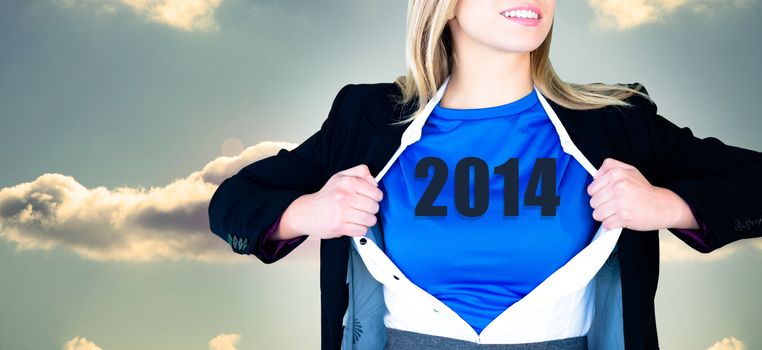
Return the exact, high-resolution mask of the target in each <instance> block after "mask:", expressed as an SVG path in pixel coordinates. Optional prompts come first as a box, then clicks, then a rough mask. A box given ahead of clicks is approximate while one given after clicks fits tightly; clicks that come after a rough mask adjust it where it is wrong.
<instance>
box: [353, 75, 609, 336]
mask: <svg viewBox="0 0 762 350" xmlns="http://www.w3.org/2000/svg"><path fill="white" fill-rule="evenodd" d="M449 80H450V77H448V78H447V79H446V80H445V81H444V83H443V84H442V85H441V86H440V87H439V89H438V91H437V93H436V95H435V96H434V97H433V98H432V99H431V100H429V102H428V103H427V105H426V107H425V108H424V110H423V111H422V112H421V113H420V114H419V115H417V116H416V118H415V119H414V120H413V121H412V122H411V123H410V125H409V126H408V127H407V129H406V130H405V131H404V133H403V134H402V139H401V143H400V146H399V148H398V149H397V150H396V151H395V153H394V155H392V157H391V159H389V161H388V162H387V163H386V165H385V166H384V168H383V169H382V170H381V171H380V172H379V173H378V175H377V176H376V177H375V179H376V181H377V182H378V181H380V179H381V178H382V177H383V176H384V174H386V172H387V171H388V170H389V168H390V167H391V166H392V164H393V163H394V161H395V160H396V159H397V158H398V157H399V156H400V154H401V153H402V152H403V151H404V150H405V148H406V147H407V146H409V145H411V144H413V143H415V142H416V141H418V140H419V139H420V138H421V129H422V128H423V125H424V123H425V121H426V119H427V118H428V116H429V115H430V114H431V112H432V110H433V108H434V107H435V106H436V105H437V104H438V103H439V101H440V100H441V98H442V96H443V95H444V91H445V89H446V87H447V84H448V82H449ZM534 89H535V90H536V91H535V92H536V93H537V95H538V97H539V99H540V103H541V104H542V106H543V108H544V109H545V112H546V114H547V115H548V117H549V118H550V120H551V122H552V123H553V126H554V127H555V130H556V132H557V133H558V136H559V139H560V141H561V147H562V149H563V151H564V152H565V153H567V154H569V155H571V156H572V157H574V158H575V159H576V160H577V161H578V162H579V163H580V164H581V165H582V166H583V167H584V168H585V169H586V170H587V171H588V172H589V173H590V174H591V175H593V176H595V173H596V172H597V169H595V167H593V165H592V164H591V163H590V162H589V161H588V159H587V158H586V157H585V156H584V155H583V154H582V153H581V152H580V151H579V149H578V148H577V147H576V146H575V145H574V143H573V142H572V141H571V138H570V137H569V134H568V133H567V132H566V129H564V127H563V125H562V123H561V122H560V120H559V119H558V116H557V115H556V113H555V112H554V111H553V109H552V108H551V106H550V105H549V104H548V102H547V101H546V99H545V97H544V96H543V95H542V94H541V93H540V92H539V91H538V90H537V88H536V87H535V88H534ZM621 232H622V228H615V229H611V230H608V229H605V228H604V227H603V225H599V228H598V230H597V231H596V233H595V235H594V237H593V239H592V241H591V242H590V244H588V245H587V246H586V247H585V248H584V249H582V251H580V252H579V253H577V254H576V255H575V256H574V257H573V258H572V259H571V260H569V261H568V262H567V263H566V264H565V265H563V266H562V267H561V268H559V269H558V270H556V271H555V272H554V273H552V274H551V275H550V276H549V277H548V278H547V279H545V280H544V281H543V282H542V283H540V284H539V285H538V286H537V287H536V288H534V289H533V290H532V291H531V292H530V293H529V294H527V295H526V296H524V297H523V298H522V299H520V300H518V301H517V302H515V303H514V304H513V305H511V306H510V307H508V308H507V309H506V310H505V311H503V312H502V313H501V314H500V315H499V316H498V317H497V318H495V319H494V320H492V321H491V322H490V323H489V324H488V325H487V326H486V327H485V328H484V329H483V330H482V332H481V334H477V333H476V332H475V331H474V329H473V328H472V327H471V326H470V325H469V324H468V323H467V322H466V321H465V320H464V319H462V318H461V317H460V316H459V315H458V314H457V313H455V312H454V311H453V310H452V309H450V308H449V307H448V306H447V305H445V304H444V303H442V302H441V301H439V300H438V299H437V298H435V297H434V296H433V295H431V294H429V293H428V292H426V291H425V290H423V289H421V288H420V287H418V286H417V285H415V284H414V283H412V282H411V281H410V280H409V279H408V278H406V276H405V275H404V274H403V273H402V272H401V271H400V270H399V268H398V267H397V266H396V265H395V264H394V263H393V262H392V261H391V260H390V259H389V257H388V256H387V255H386V254H385V253H384V249H383V239H382V237H383V236H382V228H381V225H380V222H379V223H377V224H376V225H374V226H372V227H370V229H369V230H368V233H367V234H366V235H365V236H364V237H352V244H351V246H350V250H351V252H350V259H349V262H348V266H347V269H348V270H347V284H348V287H349V302H348V306H347V311H346V314H345V315H344V322H343V325H344V326H345V328H344V336H343V341H342V349H361V350H371V349H378V350H380V349H383V348H384V345H385V342H386V328H387V327H388V328H395V329H400V330H406V331H411V332H416V333H423V334H428V335H436V336H443V337H448V338H455V339H460V340H465V341H471V342H474V343H479V344H515V343H530V342H541V341H547V340H554V339H564V338H570V337H576V336H582V335H587V336H588V348H589V350H602V349H606V350H609V349H613V350H616V349H624V336H623V327H622V307H621V305H622V301H621V283H620V278H619V267H618V257H617V254H616V243H617V241H618V239H619V236H620V234H621ZM422 249H425V247H423V248H422Z"/></svg>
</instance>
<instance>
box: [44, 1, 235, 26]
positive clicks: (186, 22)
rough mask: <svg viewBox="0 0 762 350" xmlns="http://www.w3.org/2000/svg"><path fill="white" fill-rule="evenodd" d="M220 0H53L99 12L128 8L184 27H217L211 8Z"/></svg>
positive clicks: (213, 9) (151, 17)
mask: <svg viewBox="0 0 762 350" xmlns="http://www.w3.org/2000/svg"><path fill="white" fill-rule="evenodd" d="M221 2H222V0H57V3H58V4H59V5H60V6H61V7H65V8H70V7H74V6H84V7H89V8H94V9H95V10H96V11H98V12H99V13H114V12H116V11H117V10H119V9H131V10H132V11H134V12H135V13H137V14H139V15H141V16H143V17H144V18H145V19H146V20H149V21H153V22H157V23H161V24H164V25H168V26H170V27H173V28H178V29H182V30H185V31H194V30H210V31H214V30H218V29H219V24H218V23H217V21H216V20H215V18H214V12H215V11H216V10H217V8H218V7H219V6H220V3H221Z"/></svg>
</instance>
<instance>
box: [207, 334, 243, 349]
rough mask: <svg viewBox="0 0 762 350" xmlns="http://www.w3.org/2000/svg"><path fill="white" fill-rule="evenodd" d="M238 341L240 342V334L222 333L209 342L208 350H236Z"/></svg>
mask: <svg viewBox="0 0 762 350" xmlns="http://www.w3.org/2000/svg"><path fill="white" fill-rule="evenodd" d="M239 341H241V335H240V334H226V333H222V334H220V335H218V336H216V337H214V339H212V340H210V341H209V350H236V349H237V348H238V342H239Z"/></svg>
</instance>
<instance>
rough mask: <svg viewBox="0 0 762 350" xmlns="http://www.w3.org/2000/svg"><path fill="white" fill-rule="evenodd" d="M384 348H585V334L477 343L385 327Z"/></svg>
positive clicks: (477, 349) (570, 349)
mask: <svg viewBox="0 0 762 350" xmlns="http://www.w3.org/2000/svg"><path fill="white" fill-rule="evenodd" d="M386 335H387V340H386V347H384V350H587V336H580V337H573V338H566V339H556V340H549V341H543V342H536V343H522V344H477V343H472V342H470V341H465V340H460V339H454V338H447V337H440V336H436V335H428V334H421V333H415V332H410V331H405V330H400V329H394V328H388V327H387V328H386Z"/></svg>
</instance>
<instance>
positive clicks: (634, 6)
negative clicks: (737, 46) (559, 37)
mask: <svg viewBox="0 0 762 350" xmlns="http://www.w3.org/2000/svg"><path fill="white" fill-rule="evenodd" d="M754 1H756V0H626V1H622V0H587V3H588V4H589V5H590V6H591V7H592V8H593V10H594V11H595V13H596V20H595V23H594V26H596V27H598V28H600V29H604V30H605V29H616V30H625V29H630V28H633V27H638V26H641V25H644V24H648V23H653V22H664V20H665V18H666V17H667V16H668V15H670V14H671V13H673V12H675V11H677V10H682V9H686V10H690V11H693V12H695V13H701V14H705V15H710V16H711V15H713V14H714V11H715V10H716V9H717V8H720V7H738V8H746V7H749V6H751V5H752V4H753V3H754Z"/></svg>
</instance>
